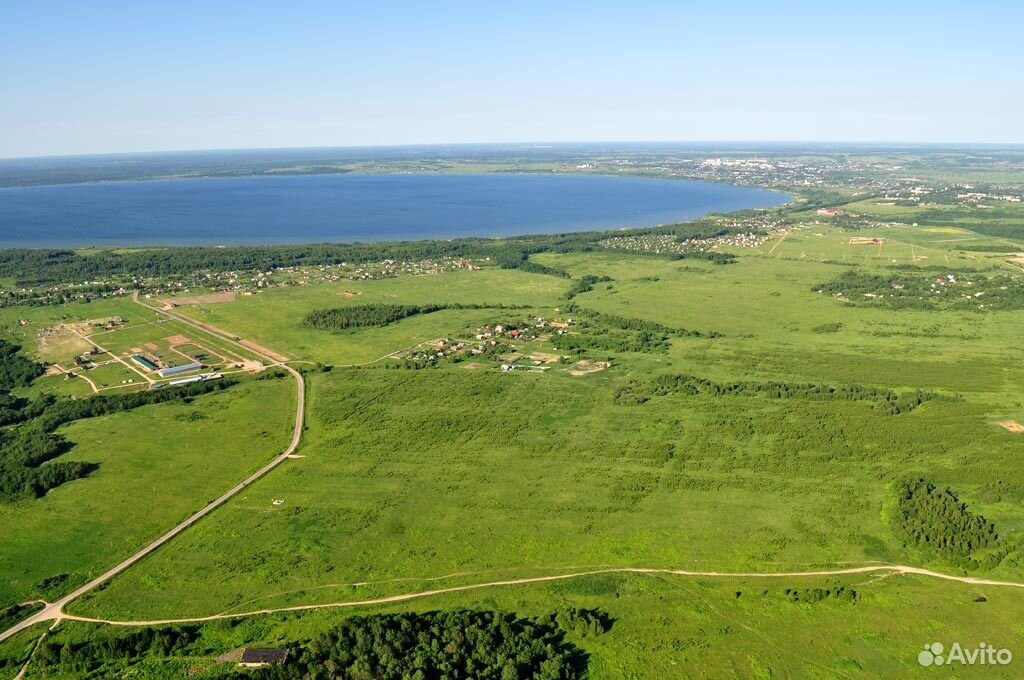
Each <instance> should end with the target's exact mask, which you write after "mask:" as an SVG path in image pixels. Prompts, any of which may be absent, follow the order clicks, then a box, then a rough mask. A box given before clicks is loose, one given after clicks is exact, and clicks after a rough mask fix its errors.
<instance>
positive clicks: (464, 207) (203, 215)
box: [0, 175, 789, 248]
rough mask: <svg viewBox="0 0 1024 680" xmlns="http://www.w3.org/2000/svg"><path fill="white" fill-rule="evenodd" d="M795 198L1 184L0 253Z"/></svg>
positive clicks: (650, 188)
mask: <svg viewBox="0 0 1024 680" xmlns="http://www.w3.org/2000/svg"><path fill="white" fill-rule="evenodd" d="M788 200H789V199H788V197H787V196H785V195H783V194H779V193H774V192H770V191H765V190H762V189H751V188H746V187H735V186H729V185H724V184H710V183H706V182H689V181H678V180H659V179H636V178H620V177H603V176H566V175H305V176H289V177H245V178H233V179H192V180H168V181H146V182H112V183H106V184H74V185H57V186H41V187H23V188H22V187H19V188H5V189H0V247H7V248H10V247H80V246H114V245H118V246H142V245H222V244H223V245H230V244H248V245H257V244H274V243H323V242H351V241H400V240H417V239H449V238H460V237H466V236H515V235H522V234H540V233H560V232H572V231H587V230H595V229H615V228H620V227H640V226H654V225H657V224H665V223H670V222H680V221H685V220H692V219H695V218H698V217H701V216H704V215H707V214H708V213H711V212H728V211H733V210H743V209H749V208H767V207H772V206H777V205H781V204H783V203H785V202H786V201H788Z"/></svg>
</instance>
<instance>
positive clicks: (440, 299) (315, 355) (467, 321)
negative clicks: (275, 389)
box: [178, 268, 570, 365]
mask: <svg viewBox="0 0 1024 680" xmlns="http://www.w3.org/2000/svg"><path fill="white" fill-rule="evenodd" d="M569 285H570V284H569V282H568V281H566V280H564V279H558V278H555V277H551V276H542V275H539V274H529V273H525V272H520V271H517V270H503V269H491V268H485V269H483V270H480V271H458V272H449V273H445V274H439V275H433V276H403V277H398V278H392V279H379V280H373V281H358V282H356V281H348V280H345V281H340V282H336V283H330V282H325V283H319V284H316V285H310V286H297V287H283V288H275V289H270V290H266V291H263V292H261V293H260V294H259V295H254V296H242V297H238V298H236V300H235V301H234V302H231V303H226V304H216V305H183V306H181V307H180V308H179V309H178V311H179V312H180V313H182V314H185V315H187V316H189V317H190V318H193V319H196V320H198V321H201V322H203V323H208V324H212V325H213V326H216V327H218V328H224V329H231V331H232V332H233V333H235V334H237V335H238V336H240V337H243V338H247V339H250V340H252V341H254V342H256V343H258V344H260V345H261V346H264V347H267V348H268V349H270V350H272V351H274V352H278V353H281V354H283V355H285V356H288V357H290V358H293V359H297V360H301V361H316V362H322V363H329V364H335V365H352V364H363V363H368V362H373V361H376V360H378V359H380V358H382V357H384V356H386V355H388V354H391V353H393V352H397V351H399V350H402V349H406V348H410V347H414V346H416V345H418V344H420V343H423V342H426V341H428V340H431V339H433V338H437V337H445V336H446V335H447V334H449V333H450V332H451V331H455V330H461V329H465V328H470V329H471V328H475V327H476V326H478V325H483V324H485V323H487V322H488V321H490V322H492V323H493V321H494V318H493V317H494V316H495V315H496V314H497V315H498V316H501V315H502V312H500V311H494V312H491V311H488V310H479V309H477V310H442V311H439V312H434V313H432V314H425V315H420V316H417V317H414V318H411V319H405V320H403V321H401V322H400V323H397V324H394V325H391V326H387V327H380V328H365V329H359V330H356V331H346V332H330V331H318V330H315V329H311V328H309V327H308V326H306V325H305V324H304V323H303V322H304V319H305V317H306V315H307V314H309V313H310V312H312V311H314V310H321V309H332V308H336V307H344V306H349V305H365V304H370V303H388V304H494V305H498V304H504V305H519V306H527V307H536V308H540V309H542V310H549V309H550V308H551V307H554V306H557V304H558V302H559V296H560V295H561V294H562V293H563V292H564V291H565V290H566V289H568V287H569ZM347 290H358V291H359V293H360V294H359V295H357V296H346V295H345V294H344V293H345V291H347Z"/></svg>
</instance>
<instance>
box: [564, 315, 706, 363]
mask: <svg viewBox="0 0 1024 680" xmlns="http://www.w3.org/2000/svg"><path fill="white" fill-rule="evenodd" d="M565 312H566V314H568V315H571V316H572V317H573V319H574V320H575V322H576V325H575V327H574V329H573V331H572V332H571V333H568V334H566V335H562V336H560V337H558V338H557V340H554V342H556V343H557V346H558V351H560V352H566V353H569V354H575V355H577V356H582V355H585V354H588V353H593V352H609V353H610V352H664V351H667V350H668V348H669V341H670V340H671V338H673V337H712V338H714V337H719V335H718V333H710V334H708V335H705V334H703V333H701V332H700V331H693V330H687V329H685V328H673V327H671V326H666V325H664V324H660V323H658V322H656V321H648V320H646V319H635V318H632V317H627V316H619V315H617V314H605V313H603V312H597V311H594V310H592V309H587V308H584V307H579V306H577V305H576V304H575V303H570V304H569V305H568V306H567V307H566V309H565Z"/></svg>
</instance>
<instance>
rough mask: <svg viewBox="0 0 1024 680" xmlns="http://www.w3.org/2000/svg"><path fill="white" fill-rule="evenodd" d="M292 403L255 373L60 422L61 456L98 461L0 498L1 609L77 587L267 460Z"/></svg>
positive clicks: (286, 427) (284, 434)
mask: <svg viewBox="0 0 1024 680" xmlns="http://www.w3.org/2000/svg"><path fill="white" fill-rule="evenodd" d="M72 380H80V379H77V378H72ZM293 403H294V394H293V393H291V392H290V391H289V390H288V389H286V388H285V386H284V385H282V384H280V383H278V382H277V381H255V382H251V383H246V384H243V385H239V386H237V387H234V388H232V389H231V390H228V391H227V392H223V393H219V394H216V395H211V396H204V397H201V398H199V399H197V400H196V401H194V402H193V403H191V404H182V403H166V404H159V405H154V406H146V407H142V408H140V409H137V410H134V411H129V412H124V413H117V414H113V415H108V416H102V417H98V418H91V419H87V420H80V421H77V422H75V423H72V424H70V425H67V426H65V427H64V428H62V429H61V430H60V432H61V433H62V434H63V435H64V436H66V437H67V438H68V439H69V440H71V441H72V442H74V444H75V446H74V448H72V449H71V450H70V451H69V452H68V453H66V454H64V456H63V457H62V459H70V460H77V461H87V462H92V463H97V464H98V465H99V469H98V470H96V471H95V472H94V473H93V474H92V475H90V476H89V477H86V478H84V479H80V480H77V481H75V482H73V483H70V484H66V485H64V486H62V487H60V488H59V489H56V490H54V491H51V492H50V493H49V494H47V495H46V496H45V497H43V498H41V499H37V500H30V501H24V502H18V503H14V504H4V505H0V536H3V550H2V551H0V608H2V607H3V606H6V605H8V604H11V603H16V602H21V601H24V600H27V599H31V598H35V597H45V598H47V599H50V600H52V599H55V597H56V596H59V595H60V594H62V593H65V592H68V591H70V590H72V589H73V588H74V587H75V586H77V585H80V584H81V583H83V582H85V581H86V580H87V579H88V578H89V577H90V576H95V575H96V574H97V573H99V572H100V571H101V570H102V569H104V568H107V567H109V566H112V565H113V564H115V563H116V562H117V561H118V560H120V559H123V558H124V557H127V556H128V555H130V554H131V553H133V552H134V551H136V550H138V548H139V547H140V546H142V545H145V544H146V543H147V542H148V541H150V540H152V539H153V538H155V537H156V536H158V535H159V534H160V533H161V532H162V531H165V530H167V529H169V528H170V527H172V526H173V525H174V524H176V523H178V522H180V521H181V520H182V519H184V518H185V517H187V516H188V515H189V513H191V512H193V511H194V510H196V509H198V508H200V507H202V506H203V505H205V504H206V503H207V502H208V501H209V499H210V498H213V497H215V496H216V495H218V494H220V493H221V492H223V490H224V489H225V488H227V487H229V486H231V485H232V484H234V483H236V482H237V480H238V479H242V478H244V477H245V476H246V475H247V474H249V473H251V472H252V471H254V470H255V469H257V468H258V467H260V466H261V465H263V464H264V463H266V462H267V461H268V460H269V459H270V458H271V457H272V456H273V455H274V454H276V453H278V452H280V450H281V449H282V448H283V447H284V444H285V441H286V440H287V438H288V433H289V432H290V424H291V420H292V417H293V415H294V406H293ZM58 460H60V459H58Z"/></svg>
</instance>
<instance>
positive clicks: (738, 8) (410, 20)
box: [0, 0, 1024, 157]
mask: <svg viewBox="0 0 1024 680" xmlns="http://www.w3.org/2000/svg"><path fill="white" fill-rule="evenodd" d="M1022 19H1024V9H1022V4H1021V3H1019V2H1016V1H1012V0H1005V1H1003V2H989V1H987V0H980V1H975V2H968V3H963V2H946V1H945V0H937V1H934V2H913V1H911V2H907V1H901V0H889V1H888V2H875V1H874V0H864V1H860V2H844V3H832V2H826V1H825V0H819V1H818V2H800V3H795V2H775V3H769V2H760V1H758V2H729V1H728V0H721V1H718V2H687V1H685V0H678V1H675V2H669V1H666V2H645V1H643V0H633V1H629V2H621V1H620V2H601V1H600V0H598V1H593V2H574V1H564V2H551V1H544V2H533V1H531V0H524V1H517V2H502V3H497V2H487V1H486V0H477V1H473V2H461V1H460V2H443V1H441V2H388V1H386V0H379V1H376V2H373V1H370V0H360V1H357V2H356V1H344V0H339V1H335V2H328V1H324V2H312V1H304V0H287V1H285V0H279V1H276V2H261V1H259V0H247V1H245V2H232V1H229V0H204V1H203V2H191V1H185V0H175V1H173V2H170V1H165V0H159V1H158V0H133V1H132V2H104V1H102V0H97V2H83V1H80V0H76V1H75V2H59V1H57V2H54V1H50V2H31V1H30V0H2V1H0V156H6V157H10V156H26V155H51V154H71V153H93V152H116V151H148V150H172V149H208V148H238V147H244V148H254V147H282V146H348V145H389V144H409V143H434V142H512V141H589V140H786V141H809V140H824V141H934V142H995V143H1000V142H1013V143H1021V142H1024V28H1022Z"/></svg>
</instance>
